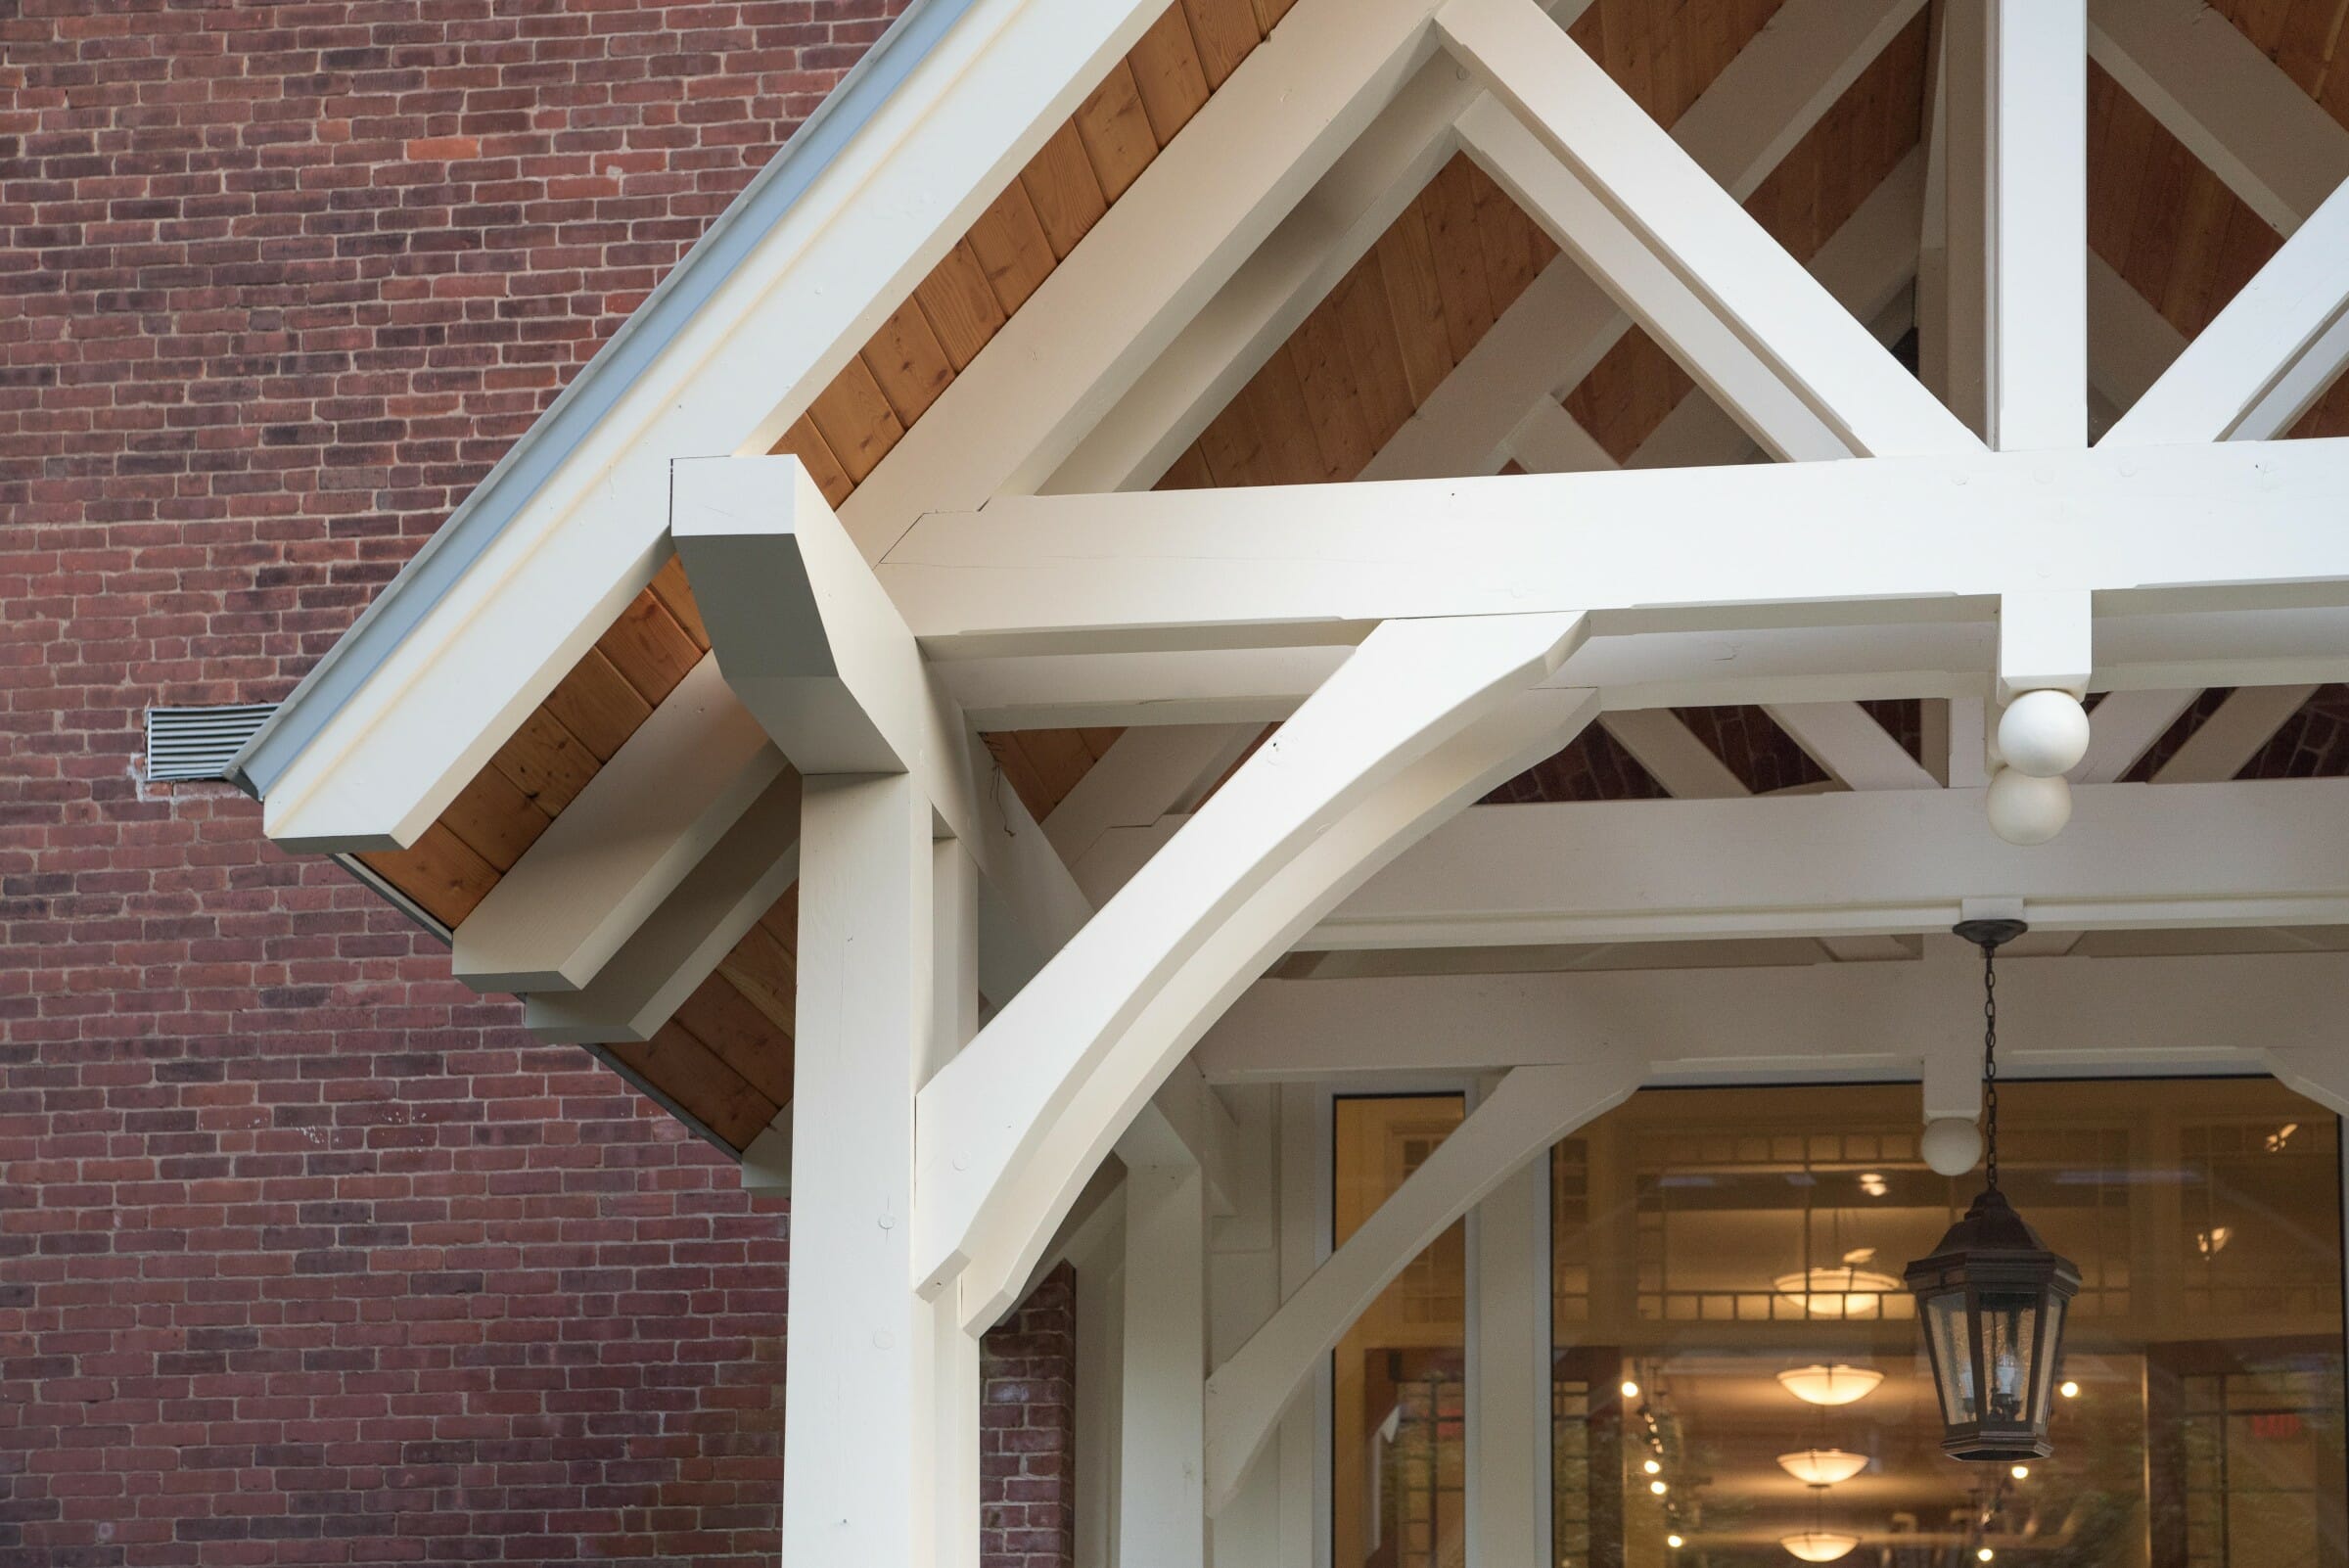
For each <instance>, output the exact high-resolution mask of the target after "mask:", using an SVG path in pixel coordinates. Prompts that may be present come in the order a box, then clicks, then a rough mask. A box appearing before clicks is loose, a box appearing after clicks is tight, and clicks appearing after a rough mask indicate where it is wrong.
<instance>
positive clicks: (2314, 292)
mask: <svg viewBox="0 0 2349 1568" xmlns="http://www.w3.org/2000/svg"><path fill="white" fill-rule="evenodd" d="M2294 90H2295V91H2297V89H2294ZM2344 257H2349V187H2344V188H2343V189H2341V190H2340V191H2337V192H2336V193H2334V194H2333V195H2332V196H2331V197H2330V198H2328V199H2327V200H2326V203H2325V205H2324V206H2323V207H2321V208H2317V210H2316V211H2315V212H2314V213H2312V214H2311V215H2310V217H2309V219H2308V221H2307V222H2306V223H2304V224H2302V225H2301V226H2300V228H2299V230H2298V232H2296V233H2294V234H2293V236H2292V237H2291V238H2290V239H2288V240H2286V241H2284V242H2283V249H2282V250H2280V251H2279V252H2277V253H2276V254H2274V255H2273V256H2270V257H2269V258H2268V263H2267V265H2265V266H2263V267H2261V268H2260V269H2259V272H2258V273H2257V275H2256V276H2254V277H2253V278H2252V279H2251V281H2250V282H2249V283H2246V284H2244V285H2243V287H2242V289H2241V291H2240V292H2238V293H2237V294H2236V295H2235V297H2234V299H2233V300H2229V301H2227V304H2226V307H2225V308H2224V309H2222V310H2220V312H2219V313H2218V315H2217V317H2216V318H2214V319H2213V320H2212V321H2211V323H2210V325H2209V326H2207V327H2205V328H2203V329H2202V331H2201V333H2200V334H2199V335H2198V336H2196V337H2195V339H2194V341H2193V342H2191V343H2189V344H2188V345H2187V346H2186V351H2185V352H2184V353H2182V354H2180V355H2179V356H2178V359H2177V362H2176V363H2175V364H2173V365H2171V366H2170V368H2169V369H2168V370H2166V371H2164V372H2163V373H2162V376H2161V379H2160V380H2159V381H2156V382H2155V383H2154V384H2153V386H2152V388H2151V389H2150V390H2149V391H2147V392H2146V393H2145V394H2144V395H2143V396H2142V397H2141V398H2139V399H2138V401H2137V404H2136V406H2134V407H2133V408H2131V409H2130V410H2129V411H2128V412H2127V413H2126V414H2123V415H2122V416H2121V420H2120V423H2119V424H2117V425H2115V426H2113V427H2112V429H2111V430H2109V431H2107V432H2105V435H2104V443H2105V444H2108V445H2112V446H2148V445H2163V446H2166V445H2171V444H2174V443H2176V442H2180V441H2220V440H2253V441H2259V440H2272V439H2275V438H2278V437H2280V436H2283V435H2285V434H2287V433H2288V432H2289V431H2290V430H2291V428H2292V427H2293V426H2294V425H2295V424H2297V423H2298V422H2299V419H2300V416H2301V415H2302V414H2304V413H2306V412H2307V411H2308V409H2309V406H2310V405H2311V404H2312V403H2314V402H2315V401H2316V400H2317V399H2318V398H2319V397H2321V396H2323V395H2324V393H2325V389H2326V388H2327V387H2329V386H2331V385H2332V382H2333V378H2334V377H2336V376H2338V375H2339V374H2340V372H2341V367H2342V366H2343V364H2345V363H2349V261H2345V260H2344Z"/></svg>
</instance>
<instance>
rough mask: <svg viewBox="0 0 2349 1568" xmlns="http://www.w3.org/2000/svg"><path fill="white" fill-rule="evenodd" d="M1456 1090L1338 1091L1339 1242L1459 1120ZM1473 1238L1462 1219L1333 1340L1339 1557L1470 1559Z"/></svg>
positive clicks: (1388, 1564)
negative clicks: (1344, 1095)
mask: <svg viewBox="0 0 2349 1568" xmlns="http://www.w3.org/2000/svg"><path fill="white" fill-rule="evenodd" d="M1462 1114H1463V1111H1462V1104H1461V1099H1460V1096H1458V1095H1456V1094H1415V1095H1403V1096H1391V1097H1381V1098H1366V1099H1341V1100H1339V1101H1338V1102H1337V1108H1336V1117H1337V1119H1336V1128H1335V1131H1336V1150H1337V1160H1336V1171H1335V1176H1336V1184H1335V1199H1336V1207H1335V1213H1334V1214H1333V1215H1332V1217H1331V1218H1332V1220H1333V1222H1334V1224H1333V1230H1334V1236H1333V1239H1334V1240H1335V1241H1336V1242H1338V1243H1340V1244H1342V1243H1344V1241H1345V1240H1346V1238H1347V1237H1348V1236H1350V1235H1352V1234H1354V1231H1355V1227H1356V1226H1358V1225H1359V1224H1360V1223H1361V1222H1363V1221H1364V1220H1366V1219H1368V1218H1369V1217H1370V1215H1371V1213H1372V1212H1373V1211H1374V1210H1376V1209H1377V1208H1378V1206H1379V1205H1380V1204H1381V1203H1384V1202H1385V1201H1386V1199H1387V1197H1388V1195H1389V1194H1391V1193H1393V1192H1394V1190H1395V1189H1396V1188H1397V1187H1400V1186H1402V1185H1403V1182H1404V1178H1405V1177H1406V1176H1409V1175H1410V1174H1411V1173H1412V1172H1413V1171H1416V1170H1417V1169H1418V1168H1419V1164H1420V1162H1421V1161H1422V1160H1425V1159H1426V1158H1427V1156H1428V1154H1429V1152H1430V1151H1432V1150H1433V1149H1434V1148H1435V1147H1436V1145H1437V1144H1439V1143H1441V1142H1443V1141H1444V1139H1445V1137H1446V1136H1447V1135H1448V1134H1450V1132H1451V1130H1452V1129H1453V1128H1455V1127H1457V1126H1459V1124H1460V1118H1461V1116H1462ZM1467 1292H1468V1266H1467V1242H1466V1230H1465V1228H1464V1226H1462V1225H1458V1224H1455V1225H1453V1226H1452V1227H1451V1229H1449V1230H1447V1231H1446V1232H1445V1233H1444V1234H1443V1235H1442V1236H1440V1237H1438V1238H1437V1239H1436V1241H1435V1243H1434V1244H1433V1245H1431V1246H1430V1247H1429V1248H1428V1249H1427V1250H1426V1251H1425V1252H1423V1253H1421V1254H1420V1255H1419V1256H1418V1257H1417V1258H1415V1259H1414V1260H1412V1262H1411V1263H1410V1264H1409V1265H1408V1266H1407V1267H1406V1268H1405V1269H1404V1271H1403V1273H1402V1274H1401V1275H1400V1276H1399V1277H1397V1279H1396V1280H1395V1282H1394V1283H1393V1284H1391V1285H1389V1286H1388V1287H1387V1288H1386V1290H1385V1291H1384V1292H1383V1293H1382V1294H1381V1295H1380V1296H1379V1298H1378V1300H1377V1302H1376V1303H1375V1304H1373V1305H1372V1306H1371V1308H1370V1310H1369V1311H1368V1312H1366V1313H1364V1314H1362V1315H1361V1317H1360V1318H1359V1319H1358V1320H1357V1321H1356V1323H1355V1325H1354V1327H1353V1328H1352V1329H1350V1330H1349V1331H1348V1332H1347V1335H1346V1337H1345V1338H1344V1339H1343V1340H1341V1341H1340V1342H1339V1344H1338V1349H1337V1353H1336V1357H1335V1360H1334V1367H1335V1376H1334V1378H1333V1382H1332V1396H1333V1398H1332V1411H1333V1419H1332V1425H1333V1428H1334V1430H1333V1434H1332V1436H1333V1438H1334V1442H1333V1443H1332V1446H1331V1448H1332V1453H1333V1462H1332V1464H1331V1466H1330V1503H1331V1512H1330V1560H1331V1561H1332V1562H1334V1563H1343V1564H1346V1565H1348V1568H1368V1565H1376V1568H1455V1565H1457V1564H1459V1563H1461V1562H1463V1561H1465V1560H1466V1515H1465V1511H1464V1503H1465V1500H1466V1496H1467V1481H1466V1469H1467V1448H1466V1427H1465V1425H1464V1417H1465V1414H1466V1407H1467V1388H1466V1376H1465V1366H1466V1360H1467V1339H1466V1322H1467V1314H1466V1306H1467Z"/></svg>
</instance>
